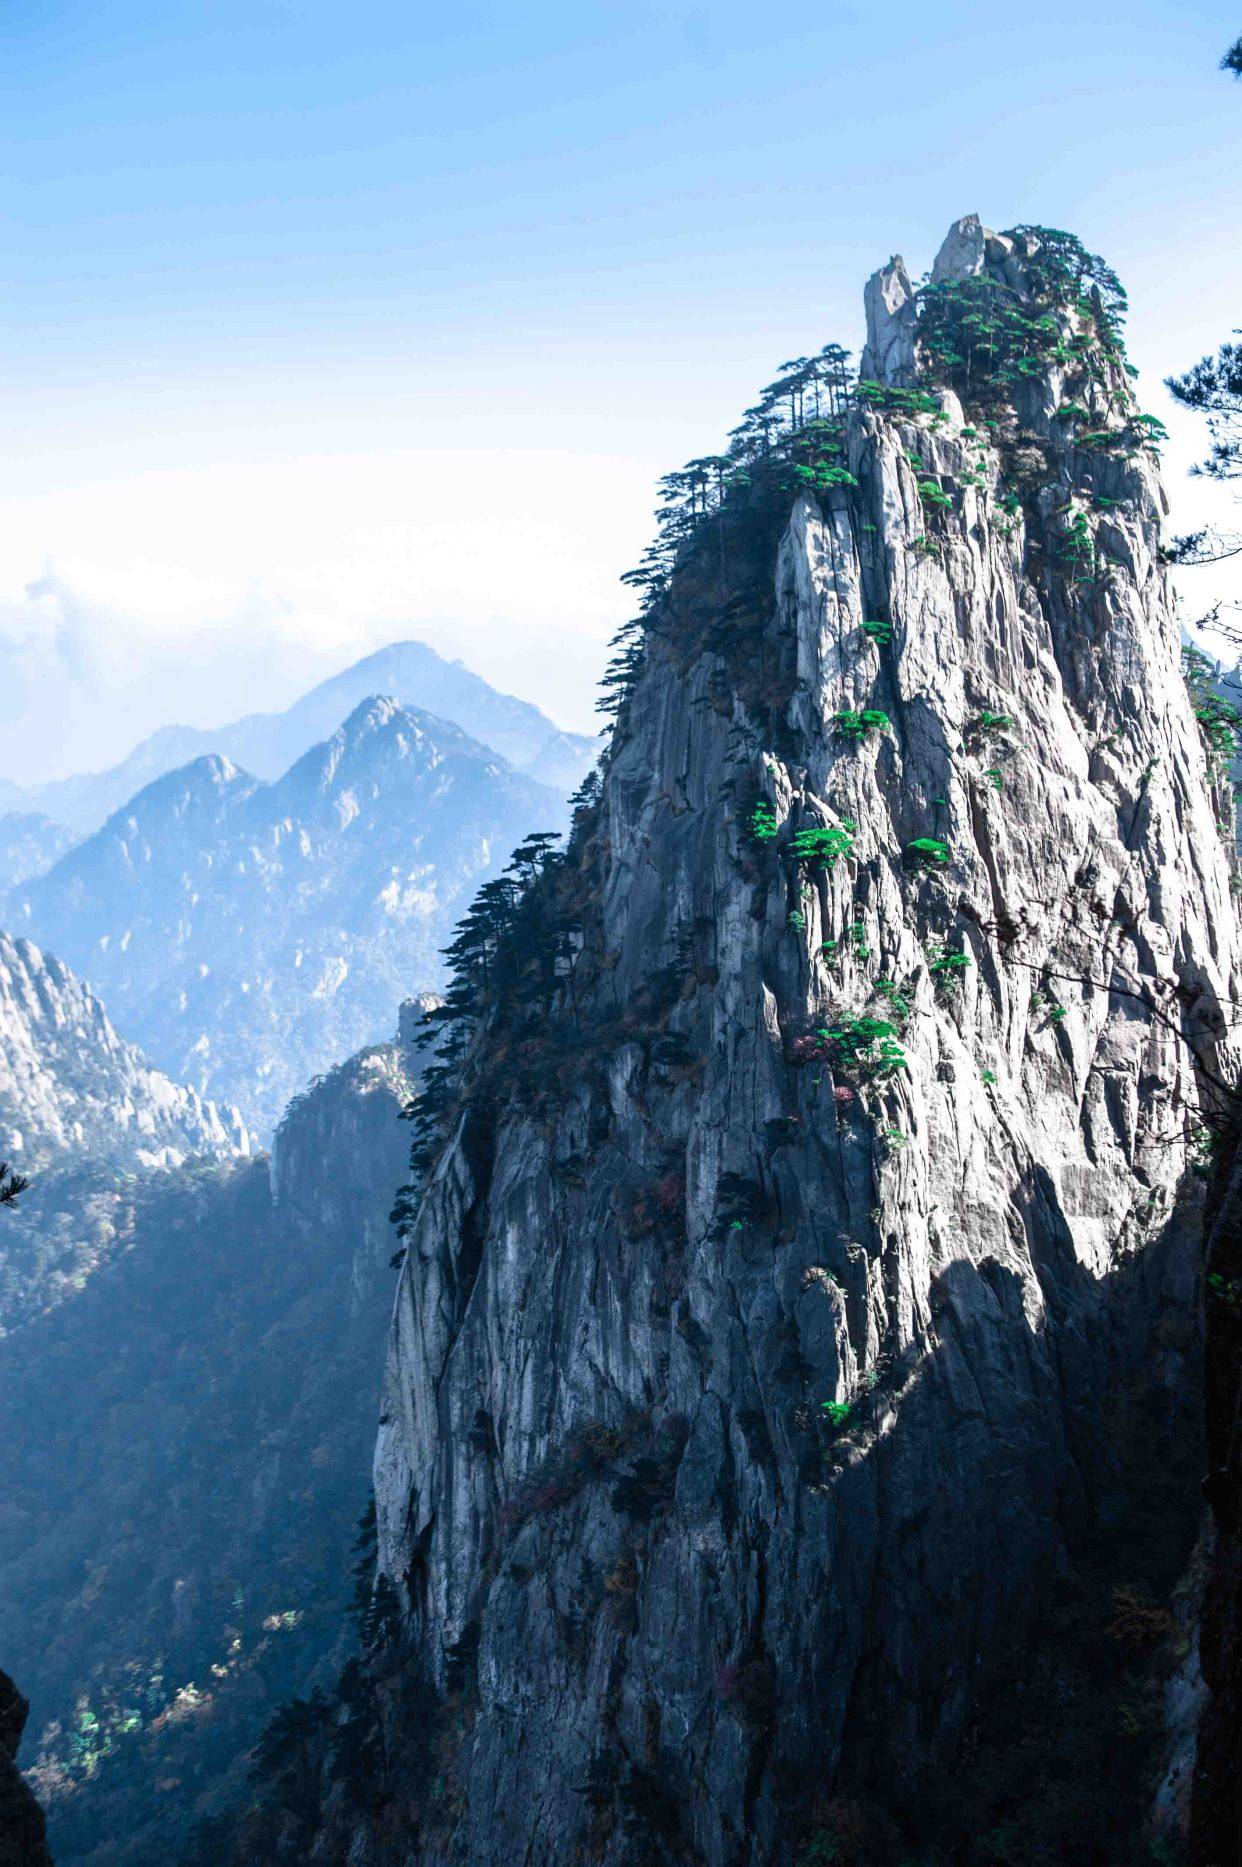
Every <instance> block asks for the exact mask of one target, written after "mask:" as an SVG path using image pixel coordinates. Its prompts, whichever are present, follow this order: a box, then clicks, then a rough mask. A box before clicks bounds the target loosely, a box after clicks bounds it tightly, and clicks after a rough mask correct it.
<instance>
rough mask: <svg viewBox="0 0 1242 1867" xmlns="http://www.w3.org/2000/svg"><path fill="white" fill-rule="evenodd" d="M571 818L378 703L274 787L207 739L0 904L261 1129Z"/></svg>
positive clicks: (427, 718)
mask: <svg viewBox="0 0 1242 1867" xmlns="http://www.w3.org/2000/svg"><path fill="white" fill-rule="evenodd" d="M351 673H352V671H351ZM463 678H465V677H463ZM469 678H471V679H473V677H469ZM479 685H480V686H482V685H483V684H482V683H479ZM487 691H488V692H489V693H490V691H491V690H490V689H488V690H487ZM310 698H311V699H315V696H310ZM503 698H504V697H503V696H500V695H494V696H493V699H494V700H496V701H497V702H500V701H501V700H503ZM335 699H339V695H336V694H335V693H334V695H333V696H332V700H335ZM325 704H331V701H330V702H328V703H325ZM513 705H514V706H517V705H518V703H516V702H514V703H513ZM315 717H316V719H317V718H318V717H319V715H318V713H316V714H315ZM565 814H566V813H565V806H564V803H563V800H562V796H561V794H560V793H559V792H556V791H552V790H550V789H548V788H547V787H546V786H543V785H541V784H538V783H536V782H535V780H533V779H532V778H528V777H526V776H524V775H522V774H521V773H520V772H518V771H516V770H515V769H514V768H513V767H512V766H511V765H509V764H508V763H507V762H506V761H505V760H504V759H503V758H502V757H500V756H499V755H498V754H497V753H495V752H494V751H492V750H491V749H490V748H489V747H488V746H485V745H483V744H481V743H480V742H479V741H478V740H476V739H473V738H471V737H470V736H469V735H468V734H467V733H465V732H463V731H462V730H461V728H460V727H458V726H454V725H453V724H451V723H450V722H449V721H447V720H443V719H437V718H435V717H433V716H432V715H430V714H427V713H422V712H417V711H412V710H410V709H409V708H406V707H403V706H401V705H400V704H399V703H398V702H397V701H395V700H393V699H391V698H387V699H386V698H379V697H372V698H369V699H365V700H363V701H361V702H359V703H358V705H356V706H355V708H354V710H353V711H352V712H351V713H350V714H349V717H348V718H347V719H346V720H345V721H344V724H342V725H339V726H338V727H337V729H336V730H335V731H334V732H332V733H331V734H330V736H329V737H328V738H327V739H326V740H325V741H324V742H323V743H322V744H318V745H314V746H312V748H311V749H310V750H309V751H306V752H304V753H303V754H302V756H301V757H300V758H299V759H298V760H297V762H296V763H295V764H294V765H292V766H291V768H290V769H289V770H288V771H287V772H285V774H284V775H283V776H282V777H280V778H278V779H276V780H274V781H271V782H268V781H265V780H261V779H259V778H255V777H254V776H252V775H251V774H250V773H249V772H246V771H242V770H239V769H238V768H237V767H236V766H235V765H233V764H232V763H231V762H230V760H229V759H228V758H227V757H225V756H223V755H222V754H216V753H213V754H210V755H208V756H204V757H202V758H198V759H196V760H195V761H194V762H193V763H192V764H190V765H187V766H184V767H182V768H180V769H178V770H176V771H173V772H169V773H168V774H167V775H165V776H163V777H161V778H157V779H156V780H155V781H154V782H152V783H151V784H149V785H147V786H146V788H145V789H144V790H142V791H140V792H139V794H138V795H137V797H134V798H132V799H131V800H130V801H129V802H128V803H127V804H126V805H125V807H124V808H123V809H121V810H119V811H117V813H116V814H115V815H114V816H112V817H111V818H109V820H108V822H107V823H106V824H105V825H104V826H103V828H102V829H100V830H98V831H96V832H95V834H94V835H93V836H90V837H88V838H87V839H86V841H85V842H83V843H81V844H79V845H78V846H77V847H76V848H74V849H71V850H70V851H69V852H68V853H67V854H66V855H64V856H63V857H62V858H61V859H60V861H59V862H57V863H56V864H55V866H54V867H53V868H52V869H51V870H50V871H49V872H48V873H47V874H45V875H42V876H38V877H35V878H33V879H31V880H29V881H28V882H26V883H25V884H24V885H23V886H22V887H20V888H18V889H15V890H14V891H13V892H12V893H11V894H10V896H9V899H8V902H7V905H6V909H5V913H6V916H7V919H8V921H9V924H10V925H11V926H13V927H15V928H17V929H19V930H20V931H22V932H27V931H29V932H30V933H32V934H33V935H34V937H35V938H37V939H38V940H39V941H40V942H41V943H42V944H45V945H46V946H48V947H49V948H50V949H51V950H52V951H53V952H55V953H57V954H58V955H60V956H61V957H62V958H64V959H65V960H66V961H67V962H68V963H69V964H70V965H72V966H74V967H75V968H76V969H77V970H78V971H79V972H81V973H83V974H84V975H85V976H86V977H88V978H89V979H90V981H91V983H92V985H94V986H95V987H96V988H97V989H98V990H99V992H100V993H101V994H102V996H103V998H104V1001H105V1002H106V1004H107V1006H108V1009H109V1013H110V1015H111V1016H112V1017H113V1018H114V1019H115V1020H116V1021H117V1023H118V1025H119V1026H120V1028H121V1029H122V1030H124V1031H125V1033H126V1034H127V1035H128V1036H130V1037H132V1038H133V1039H134V1040H135V1041H136V1042H138V1043H139V1044H141V1046H142V1048H143V1049H144V1050H145V1051H146V1053H147V1054H148V1055H149V1056H150V1057H151V1058H152V1059H153V1060H154V1061H155V1062H157V1063H158V1064H159V1065H160V1066H161V1067H162V1068H164V1069H166V1070H167V1071H168V1072H169V1073H170V1074H171V1075H172V1076H175V1077H176V1078H177V1079H178V1080H179V1081H184V1082H189V1083H191V1084H193V1085H194V1086H195V1088H196V1089H198V1090H199V1091H200V1092H201V1093H202V1094H204V1095H206V1094H211V1095H213V1096H216V1097H221V1098H224V1099H226V1100H228V1101H230V1102H236V1103H238V1104H239V1105H240V1106H241V1107H242V1108H243V1110H244V1111H245V1113H246V1116H247V1119H248V1120H249V1121H250V1123H251V1124H252V1126H253V1127H254V1128H255V1129H257V1130H259V1131H260V1132H263V1133H270V1132H271V1130H272V1129H273V1128H274V1127H275V1124H276V1122H277V1121H278V1120H279V1118H280V1115H281V1111H282V1110H283V1108H284V1107H285V1104H286V1103H287V1102H288V1100H289V1098H290V1096H292V1095H294V1094H296V1093H297V1092H298V1091H299V1090H300V1089H301V1088H302V1087H303V1085H304V1084H305V1083H306V1082H307V1081H308V1080H309V1079H310V1077H311V1076H312V1075H314V1074H315V1073H316V1072H317V1071H320V1070H323V1069H326V1068H329V1067H330V1066H331V1065H332V1064H333V1063H335V1062H337V1061H338V1060H339V1059H340V1058H342V1057H344V1056H348V1055H349V1054H350V1053H351V1052H352V1051H354V1050H356V1049H358V1048H359V1047H360V1046H361V1045H363V1044H367V1043H373V1042H376V1041H378V1040H379V1039H380V1038H382V1037H383V1035H384V1034H385V1032H386V1031H387V1029H388V1028H389V1026H390V1024H391V1022H392V1018H393V1016H394V1014H395V1010H396V1007H397V1005H399V1004H400V1002H401V1000H402V999H403V998H404V997H406V996H407V995H408V993H409V992H410V991H411V990H412V989H415V988H417V989H420V990H421V989H430V988H432V987H434V986H435V985H436V983H437V982H438V980H439V977H440V972H441V961H440V954H439V949H440V948H441V947H442V946H443V944H444V940H445V938H446V935H447V933H448V931H449V930H450V928H451V926H452V923H453V921H454V919H455V918H456V916H457V915H458V914H459V913H460V911H461V907H462V905H463V903H464V902H466V901H468V900H469V898H470V895H471V894H472V893H473V891H474V890H475V889H476V888H477V887H478V885H479V883H480V881H482V880H483V879H484V878H485V877H486V876H488V875H489V874H491V873H492V872H493V871H494V870H496V869H497V868H498V867H499V866H500V863H501V862H502V861H503V859H504V857H505V855H506V853H507V852H508V851H509V850H510V849H512V848H513V846H514V845H515V844H516V843H517V842H519V841H520V839H521V838H522V836H523V835H525V834H526V833H527V832H528V831H529V830H530V829H531V828H532V827H533V826H535V825H536V824H551V825H556V824H557V823H558V822H563V820H564V818H565Z"/></svg>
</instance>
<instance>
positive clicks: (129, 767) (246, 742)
mask: <svg viewBox="0 0 1242 1867" xmlns="http://www.w3.org/2000/svg"><path fill="white" fill-rule="evenodd" d="M375 694H391V695H393V696H394V697H395V698H396V699H397V700H399V701H400V702H401V703H402V705H403V706H409V707H413V708H416V709H417V710H418V711H420V712H426V713H434V714H436V715H437V716H439V717H441V718H444V719H447V720H452V721H455V722H456V723H457V724H458V725H459V726H461V727H462V728H464V729H465V730H467V731H468V732H470V733H471V734H472V736H473V737H474V738H476V739H478V740H481V741H482V742H483V743H484V744H485V745H486V746H488V747H489V748H490V749H491V750H492V751H493V752H496V753H498V754H499V755H500V757H501V758H503V759H504V760H505V761H506V762H507V763H508V764H510V765H512V766H514V767H515V768H516V769H517V770H518V771H523V772H526V773H527V774H528V775H529V776H530V777H532V778H534V779H535V780H536V781H537V782H538V783H540V784H546V785H550V786H551V787H552V788H553V789H554V790H556V791H563V792H569V791H572V790H573V789H574V787H575V786H576V785H577V784H578V783H579V781H580V780H581V779H582V777H583V776H584V775H585V773H586V771H587V769H588V767H589V766H590V764H591V762H592V760H593V758H594V756H595V753H596V751H597V750H598V745H597V742H596V741H595V740H593V739H591V738H588V737H586V736H585V735H583V734H581V733H566V732H562V731H561V730H560V728H559V727H556V726H554V725H553V723H552V721H551V720H550V719H548V718H547V716H546V715H545V714H543V713H541V712H540V711H539V709H538V707H533V706H531V705H530V703H529V702H528V701H524V700H516V699H514V698H513V696H512V695H511V694H502V693H499V692H498V691H497V690H496V689H495V688H494V687H492V686H491V685H490V684H489V683H488V682H487V681H484V680H482V679H481V678H480V677H479V676H478V675H477V674H473V673H471V671H470V670H469V669H468V668H466V667H464V666H463V664H462V663H461V662H459V661H445V660H444V659H443V657H442V656H440V655H437V654H436V652H435V650H434V649H431V648H428V647H427V646H426V644H425V643H423V642H392V643H390V644H389V646H388V647H387V648H381V649H379V650H378V651H377V652H376V653H375V654H372V655H367V656H364V658H363V659H362V660H361V661H357V662H355V663H354V664H353V666H352V667H349V668H346V669H344V670H343V671H342V672H341V673H340V674H335V675H333V676H331V678H330V679H328V680H326V681H321V682H320V684H319V685H318V686H317V687H314V688H312V689H311V691H310V692H309V693H308V694H304V695H303V696H302V698H301V699H300V700H297V701H295V702H294V704H293V705H292V706H291V707H287V708H286V709H285V710H284V711H283V712H279V713H251V714H247V716H246V717H245V718H244V719H240V720H234V721H231V722H230V723H228V724H226V725H224V726H218V727H209V728H207V727H196V726H165V727H161V728H160V730H159V731H158V732H155V733H152V734H151V735H150V737H149V738H147V739H144V740H143V741H142V743H141V745H139V746H137V747H135V749H134V751H133V752H131V753H130V754H129V756H128V757H127V758H125V759H123V760H122V761H121V763H120V764H119V765H115V766H113V767H112V768H111V769H110V770H108V771H103V772H94V773H90V774H86V775H83V776H80V777H75V778H61V779H56V780H54V781H52V782H51V783H47V784H36V785H27V786H25V787H23V786H21V785H17V784H13V783H12V782H9V781H3V780H0V810H3V811H5V812H8V813H11V815H18V816H21V815H24V816H25V817H26V818H27V820H29V818H30V817H32V816H34V817H42V818H43V820H44V822H45V823H47V822H49V821H50V823H51V824H53V825H55V826H57V827H58V828H59V830H60V832H61V834H62V836H63V835H65V834H70V835H71V836H72V837H73V838H74V839H75V840H76V839H79V838H81V837H83V836H88V835H90V833H91V832H92V831H94V830H97V829H99V828H100V826H101V825H102V824H103V823H105V822H106V821H107V819H108V818H109V817H110V816H112V814H113V813H114V811H117V810H119V809H120V808H121V807H122V806H123V805H124V804H127V803H128V802H129V800H130V799H131V798H132V797H133V796H134V795H135V794H136V793H137V792H138V791H141V790H143V789H144V788H145V787H146V786H147V785H149V784H150V783H152V781H153V780H154V779H156V778H161V777H163V776H164V774H165V773H166V772H170V771H175V770H176V769H177V768H178V766H181V765H189V764H191V763H192V762H193V761H194V760H195V759H199V758H205V757H208V756H209V755H211V754H212V753H215V754H218V755H219V756H220V757H222V758H227V759H228V760H230V761H231V762H232V763H233V764H235V765H239V766H241V767H242V768H243V769H244V770H246V771H249V772H253V774H254V775H255V777H257V778H279V777H280V776H281V775H282V773H284V772H285V771H287V770H288V768H289V766H290V765H292V764H294V763H295V761H296V760H297V759H299V758H300V757H301V756H302V754H303V753H304V752H308V751H309V750H310V749H311V747H312V746H314V745H317V744H319V742H320V741H321V740H324V739H327V738H328V737H329V736H330V735H331V734H332V733H333V732H335V731H336V729H337V727H338V726H339V725H340V724H341V722H342V721H343V720H344V719H345V718H346V717H347V715H348V714H350V713H352V712H353V710H354V708H355V707H357V706H358V705H359V704H360V703H361V702H362V701H364V700H368V699H370V698H371V697H372V696H373V695H375ZM18 834H19V832H18V829H17V828H16V827H15V826H14V825H12V823H11V821H10V818H6V817H0V840H2V839H4V838H7V839H8V840H9V841H10V842H12V841H13V840H14V839H15V838H16V837H17V835H18ZM24 834H25V836H26V838H27V840H28V843H30V844H31V845H32V846H34V839H35V838H37V837H38V836H39V835H40V834H42V837H43V842H44V845H45V846H46V847H50V846H51V841H52V839H51V836H50V834H49V833H48V832H47V831H46V830H43V831H42V832H40V830H39V829H38V828H36V827H35V826H32V825H31V824H30V823H29V821H28V822H27V827H26V830H25V832H24Z"/></svg>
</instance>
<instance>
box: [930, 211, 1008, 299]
mask: <svg viewBox="0 0 1242 1867" xmlns="http://www.w3.org/2000/svg"><path fill="white" fill-rule="evenodd" d="M989 241H992V242H994V245H993V248H992V251H991V252H989V251H988V242H989ZM985 257H987V258H993V257H995V258H997V259H1001V258H1003V257H1004V247H1003V246H1002V245H1000V243H999V241H998V238H997V235H996V234H994V233H991V232H989V231H988V230H986V229H985V228H984V225H983V222H982V221H981V220H980V219H979V216H978V215H977V214H963V215H962V218H961V219H960V220H955V221H954V223H953V225H952V226H951V227H950V228H949V231H948V233H947V234H946V235H945V237H944V239H943V241H942V242H941V245H940V251H939V252H938V253H937V254H936V257H935V259H934V260H933V262H932V283H933V285H939V284H940V283H941V282H942V281H943V280H945V279H972V278H974V277H975V276H976V274H978V273H980V272H982V271H983V265H984V259H985Z"/></svg>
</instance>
